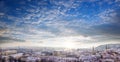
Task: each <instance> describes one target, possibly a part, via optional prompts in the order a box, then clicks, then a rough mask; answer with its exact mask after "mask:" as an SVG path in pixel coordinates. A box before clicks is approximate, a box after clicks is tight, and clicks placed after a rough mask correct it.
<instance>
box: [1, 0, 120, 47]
mask: <svg viewBox="0 0 120 62" xmlns="http://www.w3.org/2000/svg"><path fill="white" fill-rule="evenodd" d="M0 8H1V9H0V44H1V46H8V45H13V46H50V47H66V46H64V45H73V47H74V48H88V47H92V46H98V45H101V44H109V43H120V0H0ZM62 45H63V46H62ZM85 45H86V46H85ZM67 47H68V46H67Z"/></svg>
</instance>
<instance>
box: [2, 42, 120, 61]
mask: <svg viewBox="0 0 120 62" xmlns="http://www.w3.org/2000/svg"><path fill="white" fill-rule="evenodd" d="M117 45H118V46H116V47H114V48H110V47H109V46H111V45H104V48H103V47H102V48H103V49H102V50H100V49H99V50H97V49H96V48H94V47H92V48H91V49H68V48H52V47H51V48H50V47H17V48H4V49H2V48H1V49H0V62H120V45H119V44H117ZM99 47H101V46H99Z"/></svg>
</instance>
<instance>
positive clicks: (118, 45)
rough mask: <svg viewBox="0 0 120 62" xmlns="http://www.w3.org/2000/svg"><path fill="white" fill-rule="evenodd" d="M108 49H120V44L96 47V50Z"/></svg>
mask: <svg viewBox="0 0 120 62" xmlns="http://www.w3.org/2000/svg"><path fill="white" fill-rule="evenodd" d="M106 48H108V49H109V48H115V49H120V44H105V45H100V46H98V47H96V48H95V49H96V50H104V49H106Z"/></svg>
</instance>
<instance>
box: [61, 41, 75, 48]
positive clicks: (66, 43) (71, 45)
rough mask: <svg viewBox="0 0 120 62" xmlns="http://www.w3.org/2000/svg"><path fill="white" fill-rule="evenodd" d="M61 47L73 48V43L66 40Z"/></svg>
mask: <svg viewBox="0 0 120 62" xmlns="http://www.w3.org/2000/svg"><path fill="white" fill-rule="evenodd" d="M63 47H65V48H68V49H71V48H75V43H74V42H68V41H67V42H64V43H63Z"/></svg>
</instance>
